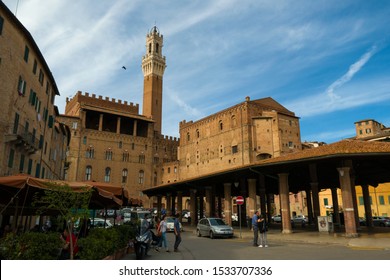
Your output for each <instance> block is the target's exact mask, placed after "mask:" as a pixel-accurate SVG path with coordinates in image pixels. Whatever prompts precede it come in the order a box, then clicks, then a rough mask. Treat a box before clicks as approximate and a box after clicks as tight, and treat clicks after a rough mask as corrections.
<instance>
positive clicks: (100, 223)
mask: <svg viewBox="0 0 390 280" xmlns="http://www.w3.org/2000/svg"><path fill="white" fill-rule="evenodd" d="M112 226H113V225H112V223H111V222H110V221H109V220H106V222H105V223H104V219H101V218H95V219H91V227H104V228H110V227H112Z"/></svg>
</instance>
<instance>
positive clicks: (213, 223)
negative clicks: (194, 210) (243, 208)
mask: <svg viewBox="0 0 390 280" xmlns="http://www.w3.org/2000/svg"><path fill="white" fill-rule="evenodd" d="M196 234H197V235H198V236H199V237H201V236H210V238H211V239H213V238H215V237H217V236H219V237H233V235H234V230H233V228H232V227H231V226H229V225H227V224H226V223H225V222H224V221H223V220H222V219H221V218H203V219H201V220H200V221H199V222H198V225H197V227H196Z"/></svg>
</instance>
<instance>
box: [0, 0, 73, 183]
mask: <svg viewBox="0 0 390 280" xmlns="http://www.w3.org/2000/svg"><path fill="white" fill-rule="evenodd" d="M0 85H1V87H0V95H1V98H2V108H3V109H2V110H3V111H2V114H1V115H0V175H1V176H5V175H14V174H17V173H28V174H30V175H32V176H34V177H38V178H50V179H63V177H64V164H65V151H66V146H67V144H68V142H69V130H68V128H67V127H65V126H64V125H63V124H61V123H57V122H56V117H57V116H58V108H57V107H56V106H55V105H54V101H55V97H56V96H57V95H59V91H58V88H57V85H56V82H55V80H54V77H53V75H52V73H51V71H50V68H49V66H48V65H47V63H46V61H45V59H44V57H43V55H42V53H41V51H40V50H39V48H38V46H37V44H36V43H35V41H34V39H33V37H32V36H31V34H30V33H29V32H28V30H27V29H26V28H25V27H24V26H23V25H22V24H21V23H20V21H19V20H18V19H17V18H16V17H15V16H14V15H13V14H12V12H11V11H10V10H9V9H8V8H7V7H6V6H5V4H4V3H3V2H0Z"/></svg>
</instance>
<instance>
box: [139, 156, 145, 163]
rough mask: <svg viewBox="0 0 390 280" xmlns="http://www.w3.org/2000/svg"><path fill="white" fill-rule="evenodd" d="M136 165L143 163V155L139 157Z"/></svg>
mask: <svg viewBox="0 0 390 280" xmlns="http://www.w3.org/2000/svg"><path fill="white" fill-rule="evenodd" d="M138 163H145V155H139V158H138Z"/></svg>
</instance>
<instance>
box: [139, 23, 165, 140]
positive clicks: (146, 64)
mask: <svg viewBox="0 0 390 280" xmlns="http://www.w3.org/2000/svg"><path fill="white" fill-rule="evenodd" d="M162 47H163V36H162V35H160V31H159V30H158V28H157V27H156V26H154V27H153V28H152V29H151V30H150V32H149V33H148V34H147V35H146V54H145V55H144V56H143V57H142V71H143V73H144V99H143V106H142V114H143V115H144V116H146V117H150V118H152V119H153V120H154V121H155V125H154V130H155V133H158V134H161V122H162V88H163V75H164V70H165V67H166V64H165V56H163V55H162Z"/></svg>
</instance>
